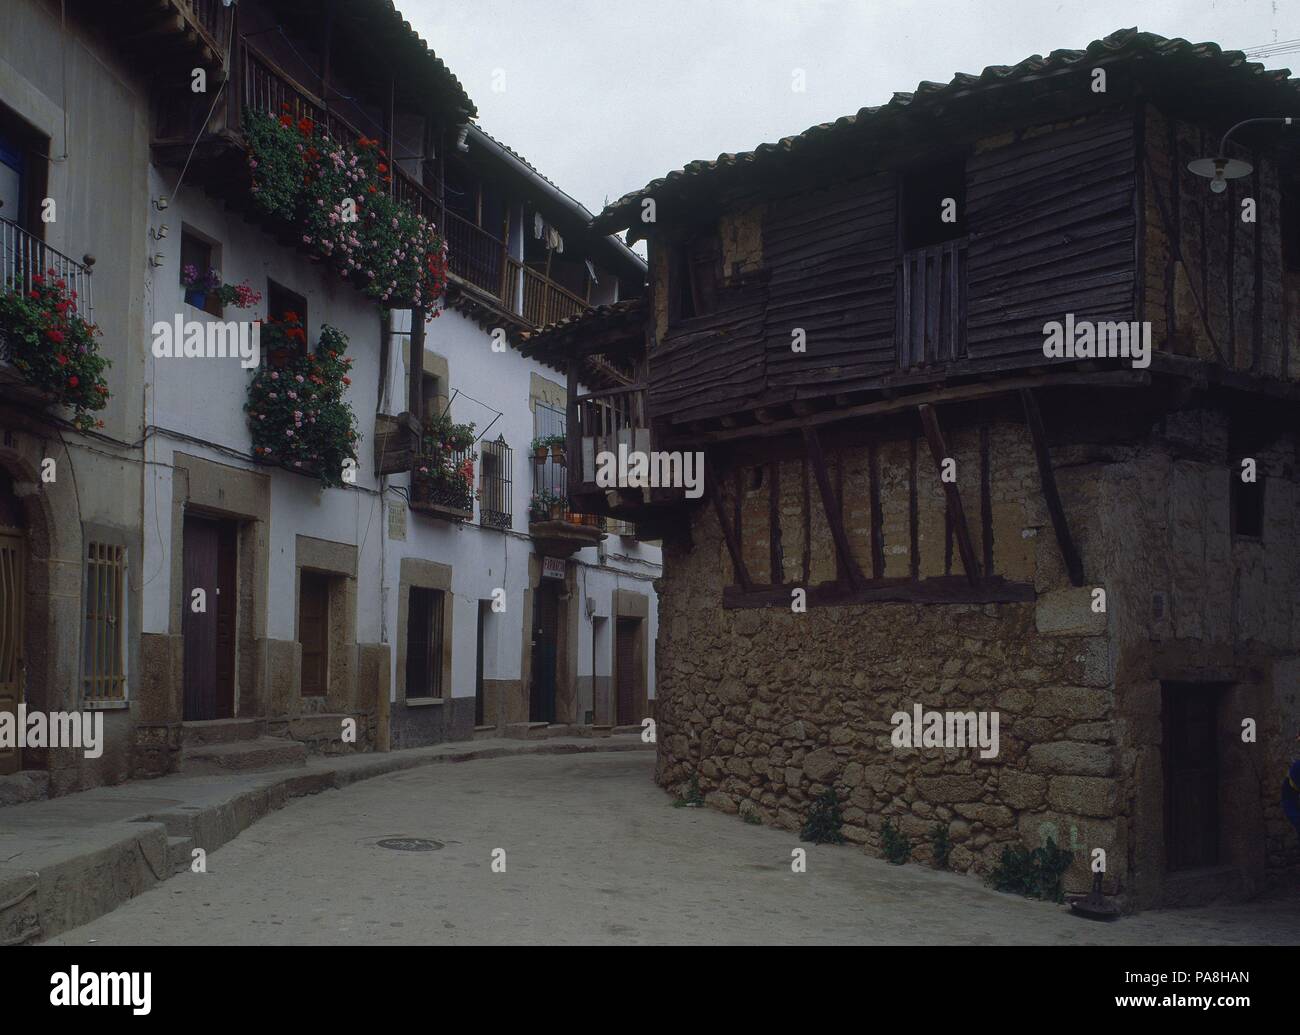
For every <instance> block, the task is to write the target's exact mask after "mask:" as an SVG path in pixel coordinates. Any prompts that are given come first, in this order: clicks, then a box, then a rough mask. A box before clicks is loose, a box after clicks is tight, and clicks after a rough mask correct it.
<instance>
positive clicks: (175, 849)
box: [167, 837, 194, 877]
mask: <svg viewBox="0 0 1300 1035" xmlns="http://www.w3.org/2000/svg"><path fill="white" fill-rule="evenodd" d="M192 851H194V838H192V837H169V838H168V839H167V870H168V872H169V873H170V874H171V875H172V876H173V877H174V876H175V875H176V874H178V873H184V872H185V871H186V870H188V869H189V868H190V863H192V862H193V861H194V859H193V856H191V855H190V853H191V852H192Z"/></svg>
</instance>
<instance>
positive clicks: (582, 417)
mask: <svg viewBox="0 0 1300 1035" xmlns="http://www.w3.org/2000/svg"><path fill="white" fill-rule="evenodd" d="M569 421H570V427H571V428H573V429H574V430H573V432H572V433H571V434H570V439H569V441H570V446H569V454H570V457H571V458H572V459H571V461H570V466H569V480H568V495H569V498H570V499H571V500H573V502H574V505H575V506H580V507H582V508H583V509H584V510H591V511H594V512H595V513H598V514H604V515H609V516H614V517H618V516H626V517H636V516H637V515H638V514H640V513H641V512H642V508H644V507H646V506H647V505H651V504H660V503H671V502H676V501H678V500H680V499H681V498H682V494H683V490H682V488H681V487H671V486H659V487H649V486H647V487H633V486H613V487H611V486H603V485H600V484H598V483H597V480H596V475H597V471H598V461H599V458H600V456H601V454H602V453H605V454H610V455H612V456H613V457H615V458H617V457H618V456H619V450H620V448H621V449H623V450H624V451H625V454H629V455H630V454H631V453H634V452H635V453H641V454H643V455H646V456H649V454H651V453H652V452H653V451H654V436H653V434H652V432H651V430H650V418H649V414H648V413H647V411H646V393H645V386H644V385H639V384H633V385H623V386H620V387H618V388H605V389H600V390H598V391H594V392H588V393H587V394H585V395H578V396H575V397H574V399H573V402H572V408H571V410H570V415H569Z"/></svg>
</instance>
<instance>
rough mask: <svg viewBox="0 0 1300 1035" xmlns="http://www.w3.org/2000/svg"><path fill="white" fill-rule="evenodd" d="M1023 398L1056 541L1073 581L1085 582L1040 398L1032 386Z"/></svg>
mask: <svg viewBox="0 0 1300 1035" xmlns="http://www.w3.org/2000/svg"><path fill="white" fill-rule="evenodd" d="M1020 401H1021V403H1022V404H1023V405H1024V407H1025V423H1026V424H1028V425H1029V440H1030V441H1031V442H1032V443H1033V446H1034V457H1035V459H1036V460H1037V461H1038V478H1039V481H1040V482H1041V483H1042V486H1043V500H1044V501H1045V502H1046V503H1047V513H1048V514H1049V515H1050V516H1051V518H1052V528H1053V529H1054V530H1055V532H1056V542H1057V544H1058V545H1059V546H1060V547H1061V558H1062V560H1064V561H1065V570H1066V571H1067V572H1069V575H1070V583H1071V584H1072V585H1075V586H1082V585H1083V578H1084V576H1083V560H1082V559H1081V558H1080V557H1079V551H1078V549H1076V547H1075V545H1074V538H1073V537H1072V536H1071V535H1070V525H1069V522H1067V521H1066V519H1065V508H1064V507H1063V506H1062V505H1061V494H1060V493H1059V492H1058V491H1057V488H1056V474H1055V472H1054V471H1053V470H1052V454H1051V453H1050V452H1049V451H1048V448H1047V433H1046V432H1045V431H1044V430H1043V415H1042V414H1041V413H1040V412H1039V410H1038V400H1037V399H1035V398H1034V393H1033V391H1032V390H1031V389H1028V388H1022V389H1021V390H1020Z"/></svg>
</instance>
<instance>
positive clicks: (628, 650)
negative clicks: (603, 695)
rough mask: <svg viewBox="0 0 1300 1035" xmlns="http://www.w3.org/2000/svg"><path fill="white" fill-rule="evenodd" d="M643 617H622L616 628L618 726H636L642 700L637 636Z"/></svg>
mask: <svg viewBox="0 0 1300 1035" xmlns="http://www.w3.org/2000/svg"><path fill="white" fill-rule="evenodd" d="M640 632H641V619H639V618H620V619H619V620H618V625H617V626H616V627H615V629H614V673H615V674H614V679H615V682H616V683H617V684H618V687H617V689H618V721H617V722H616V723H615V725H618V726H635V725H637V724H638V723H639V722H640V721H641V720H640V718H638V716H637V714H636V707H637V702H638V701H639V700H640V692H639V691H640V689H641V688H640V685H639V684H640V675H641V673H640V666H639V665H637V663H636V662H637V638H638V636H639V635H640Z"/></svg>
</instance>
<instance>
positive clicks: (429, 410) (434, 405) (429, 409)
mask: <svg viewBox="0 0 1300 1035" xmlns="http://www.w3.org/2000/svg"><path fill="white" fill-rule="evenodd" d="M420 400H421V402H422V403H423V404H424V415H423V419H424V422H425V423H426V424H428V423H429V422H430V421H435V420H437V419H438V418H439V417H441V416H442V411H443V410H445V409H446V408H447V400H446V398H445V397H444V396H443V394H442V380H441V378H439V377H438V376H437V375H436V374H425V375H424V376H423V378H422V379H421V382H420Z"/></svg>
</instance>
